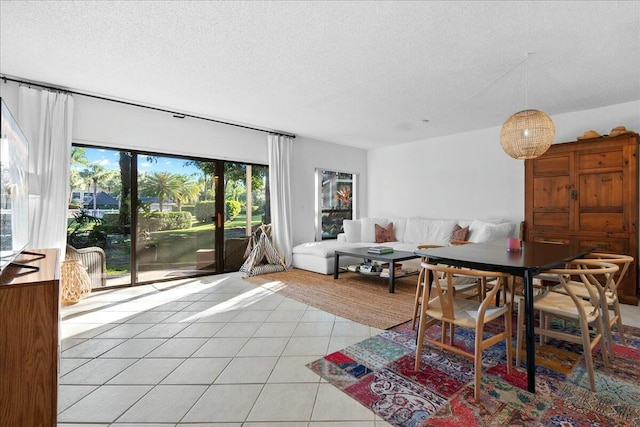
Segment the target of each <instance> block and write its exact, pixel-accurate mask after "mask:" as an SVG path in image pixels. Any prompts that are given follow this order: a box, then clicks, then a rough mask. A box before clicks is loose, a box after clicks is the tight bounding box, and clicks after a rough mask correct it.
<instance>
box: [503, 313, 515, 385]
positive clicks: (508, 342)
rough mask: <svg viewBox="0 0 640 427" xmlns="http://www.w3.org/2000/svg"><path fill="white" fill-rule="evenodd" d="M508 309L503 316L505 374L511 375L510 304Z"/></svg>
mask: <svg viewBox="0 0 640 427" xmlns="http://www.w3.org/2000/svg"><path fill="white" fill-rule="evenodd" d="M507 305H508V306H509V308H508V309H507V312H506V313H505V314H504V329H505V334H506V337H505V338H506V346H507V374H509V375H511V363H512V359H511V358H512V357H513V349H512V348H511V341H512V340H511V304H509V303H507Z"/></svg>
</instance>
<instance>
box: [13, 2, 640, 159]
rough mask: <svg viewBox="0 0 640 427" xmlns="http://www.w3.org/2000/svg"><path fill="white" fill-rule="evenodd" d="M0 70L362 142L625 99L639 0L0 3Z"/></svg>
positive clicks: (636, 85)
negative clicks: (530, 111)
mask: <svg viewBox="0 0 640 427" xmlns="http://www.w3.org/2000/svg"><path fill="white" fill-rule="evenodd" d="M528 52H531V53H532V54H531V55H529V57H528V59H527V60H526V61H524V58H525V55H526V53H528ZM523 61H524V62H523ZM0 73H2V74H4V75H7V76H14V77H19V78H22V79H27V80H35V81H39V82H43V83H47V84H51V85H55V86H61V87H66V88H69V89H72V90H76V91H80V92H85V93H92V94H98V95H102V96H107V97H112V98H117V99H124V100H130V101H133V102H137V103H142V104H145V105H152V106H158V107H163V108H167V109H170V110H174V111H181V112H185V113H191V114H195V115H199V116H205V117H210V118H218V119H223V120H227V121H232V122H236V123H244V124H248V125H251V126H257V127H266V128H269V129H275V130H280V131H285V132H290V133H295V134H297V135H300V136H305V137H309V138H315V139H319V140H324V141H331V142H335V143H338V144H345V145H352V146H357V147H365V148H373V147H380V146H384V145H390V144H398V143H403V142H408V141H414V140H419V139H424V138H429V137H435V136H441V135H448V134H453V133H460V132H466V131H470V130H475V129H481V128H487V127H493V126H500V125H501V124H502V123H503V122H504V120H505V119H506V118H507V117H508V116H509V115H511V114H512V113H514V112H515V111H518V110H522V109H525V108H538V109H541V110H544V111H545V112H547V113H548V114H549V115H551V116H553V115H554V114H561V113H567V112H571V111H579V110H585V109H591V108H597V107H602V106H606V105H612V104H618V103H623V102H628V101H634V100H638V99H640V2H638V1H617V2H616V1H588V2H583V1H570V2H569V1H555V2H554V1H544V2H543V1H518V2H502V1H498V2H482V1H473V2H472V1H455V2H454V1H449V2H408V1H405V2H383V1H376V2H366V1H353V2H352V1H342V2H338V1H335V2H334V1H331V2H311V1H304V2H303V1H301V2H293V1H286V2H275V1H272V2H257V1H255V2H238V1H234V2H206V1H194V2H188V1H153V2H143V1H131V2H115V1H109V2H106V1H98V2H89V1H83V2H57V1H46V2H39V1H29V2H26V1H5V0H2V1H1V2H0ZM525 95H526V96H525ZM423 120H429V122H428V123H425V122H423Z"/></svg>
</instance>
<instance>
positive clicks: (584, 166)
mask: <svg viewBox="0 0 640 427" xmlns="http://www.w3.org/2000/svg"><path fill="white" fill-rule="evenodd" d="M638 209H639V208H638V134H637V133H627V134H623V135H619V136H616V137H602V138H595V139H588V140H581V141H576V142H568V143H563V144H554V145H552V146H551V148H549V150H548V151H547V152H546V153H545V154H543V155H542V156H540V157H538V158H536V159H532V160H526V161H525V239H526V240H532V241H548V242H557V243H570V242H571V243H578V244H580V246H581V247H595V248H596V251H600V252H609V253H622V254H628V255H631V256H633V257H634V259H635V260H636V261H635V262H634V264H633V265H632V266H631V268H630V269H629V273H628V276H627V278H626V280H625V281H624V283H622V284H621V285H620V287H619V288H618V289H619V296H620V300H621V301H622V302H625V303H627V304H637V303H638Z"/></svg>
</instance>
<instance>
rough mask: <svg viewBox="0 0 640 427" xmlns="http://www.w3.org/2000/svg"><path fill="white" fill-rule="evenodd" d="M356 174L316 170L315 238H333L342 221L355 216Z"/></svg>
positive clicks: (339, 229)
mask: <svg viewBox="0 0 640 427" xmlns="http://www.w3.org/2000/svg"><path fill="white" fill-rule="evenodd" d="M356 177H357V175H356V174H353V173H349V172H334V171H328V170H322V169H317V170H316V184H317V185H316V188H317V208H316V217H317V221H316V229H317V231H316V240H325V239H335V238H336V237H337V236H338V234H339V233H342V232H343V231H344V230H343V228H342V222H343V221H344V220H345V219H353V218H355V212H356V202H355V201H356Z"/></svg>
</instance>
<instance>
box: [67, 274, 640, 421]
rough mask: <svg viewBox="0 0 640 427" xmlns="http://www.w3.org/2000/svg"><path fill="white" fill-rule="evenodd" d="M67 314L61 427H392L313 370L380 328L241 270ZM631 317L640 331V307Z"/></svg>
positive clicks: (103, 300)
mask: <svg viewBox="0 0 640 427" xmlns="http://www.w3.org/2000/svg"><path fill="white" fill-rule="evenodd" d="M61 316H62V326H61V340H62V343H61V361H60V381H59V383H60V385H59V393H58V413H59V415H58V423H59V424H58V426H59V427H67V426H78V425H82V426H87V427H91V426H102V427H105V426H114V427H129V426H130V427H133V426H138V427H143V426H145V427H156V426H158V427H159V426H163V427H169V426H193V427H195V426H210V427H232V426H233V427H240V426H247V427H249V426H252V427H267V426H271V427H275V426H283V427H303V426H304V427H382V426H389V424H388V423H386V422H385V421H382V420H381V419H380V418H378V417H376V416H375V415H374V414H373V413H372V412H370V411H369V410H367V409H366V408H364V407H363V406H361V405H360V404H359V403H357V402H356V401H355V400H353V399H351V398H350V397H348V396H347V395H346V394H344V393H342V392H341V391H339V390H338V389H337V388H335V387H333V386H332V385H330V384H328V383H326V382H325V381H324V380H321V379H320V377H318V376H317V375H316V374H314V373H313V372H312V371H310V370H309V369H308V368H307V367H306V366H305V365H306V364H307V363H309V362H311V361H313V360H316V359H318V358H320V357H322V356H324V355H326V354H328V353H331V352H333V351H336V350H340V349H342V348H345V347H347V346H349V345H351V344H354V343H357V342H359V341H362V340H364V339H366V338H369V337H371V336H373V335H376V334H378V333H379V332H381V331H380V330H377V329H374V328H370V327H368V326H364V325H361V324H358V323H355V322H352V321H350V320H347V319H344V318H340V317H337V316H334V315H332V314H330V313H327V312H324V311H321V310H317V309H315V308H313V307H310V306H308V305H305V304H302V303H299V302H297V301H294V300H291V299H288V298H285V297H283V296H280V295H278V294H277V293H273V292H271V291H269V290H266V289H264V288H258V287H256V286H254V285H251V284H249V283H247V282H246V281H244V280H242V278H241V274H240V273H231V274H225V275H218V276H208V277H203V278H202V277H201V278H197V279H184V280H180V281H176V282H170V283H160V284H156V285H145V286H140V287H136V288H125V289H118V290H111V291H103V292H94V293H93V294H92V295H90V296H89V297H88V298H85V299H83V300H82V301H80V302H79V303H78V304H75V305H73V306H70V307H65V308H63V310H62V313H61ZM623 319H624V323H625V324H626V325H632V326H637V327H640V308H638V307H634V306H629V305H624V306H623Z"/></svg>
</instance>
